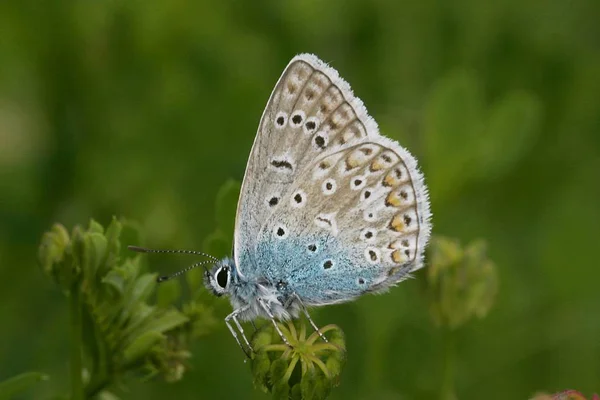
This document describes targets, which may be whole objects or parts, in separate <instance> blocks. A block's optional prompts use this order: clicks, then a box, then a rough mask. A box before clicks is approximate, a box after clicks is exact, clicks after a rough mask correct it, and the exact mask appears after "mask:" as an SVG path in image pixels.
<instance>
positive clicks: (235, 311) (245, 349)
mask: <svg viewBox="0 0 600 400" xmlns="http://www.w3.org/2000/svg"><path fill="white" fill-rule="evenodd" d="M247 309H248V307H242V308H239V309H237V310H234V311H233V312H232V313H231V314H229V315H228V316H227V317H225V325H227V328H228V329H229V332H231V335H232V336H233V338H234V339H235V341H236V342H237V344H238V346H240V349H242V351H243V352H244V354H245V355H246V357H248V358H250V353H249V352H248V349H249V350H250V351H252V347H251V346H250V344H248V349H247V348H246V347H244V346H243V345H242V343H241V342H240V339H239V338H238V335H237V333H236V332H235V329H233V327H232V326H231V323H230V322H229V321H230V320H232V319H233V320H234V322H235V323H236V325H237V327H238V329H240V331H241V333H242V337H243V338H244V341H245V342H246V343H248V340H247V339H246V336H245V335H244V331H243V330H242V329H241V326H240V323H239V322H238V321H237V315H238V314H239V313H241V312H243V311H245V310H247Z"/></svg>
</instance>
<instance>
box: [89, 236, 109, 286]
mask: <svg viewBox="0 0 600 400" xmlns="http://www.w3.org/2000/svg"><path fill="white" fill-rule="evenodd" d="M86 245H87V247H88V251H89V253H90V265H89V267H90V268H89V270H88V271H87V272H88V277H89V278H90V279H95V277H96V271H97V270H98V267H99V266H100V263H101V262H102V261H103V260H104V259H106V248H107V246H108V241H107V240H106V237H105V236H104V235H103V234H101V233H97V232H91V233H88V234H87V235H86Z"/></svg>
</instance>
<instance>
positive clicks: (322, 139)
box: [313, 132, 329, 150]
mask: <svg viewBox="0 0 600 400" xmlns="http://www.w3.org/2000/svg"><path fill="white" fill-rule="evenodd" d="M328 143H329V135H328V134H327V133H325V132H319V133H317V134H316V135H315V137H314V139H313V144H314V147H315V148H316V149H317V150H323V149H325V147H327V144H328Z"/></svg>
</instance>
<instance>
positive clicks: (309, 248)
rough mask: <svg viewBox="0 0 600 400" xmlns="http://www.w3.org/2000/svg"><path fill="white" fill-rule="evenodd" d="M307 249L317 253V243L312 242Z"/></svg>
mask: <svg viewBox="0 0 600 400" xmlns="http://www.w3.org/2000/svg"><path fill="white" fill-rule="evenodd" d="M306 249H307V250H308V251H310V252H311V253H316V252H317V249H318V248H317V245H316V244H315V243H311V244H309V245H308V246H306Z"/></svg>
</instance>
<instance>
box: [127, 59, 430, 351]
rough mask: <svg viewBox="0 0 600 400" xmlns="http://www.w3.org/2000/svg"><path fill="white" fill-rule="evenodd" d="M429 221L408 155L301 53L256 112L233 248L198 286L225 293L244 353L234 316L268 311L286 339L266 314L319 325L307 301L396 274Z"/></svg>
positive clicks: (405, 268)
mask: <svg viewBox="0 0 600 400" xmlns="http://www.w3.org/2000/svg"><path fill="white" fill-rule="evenodd" d="M430 231H431V224H430V209H429V199H428V193H427V187H426V186H425V183H424V181H423V176H422V174H421V172H420V171H419V169H418V168H417V162H416V160H415V158H414V157H413V156H412V155H411V154H410V153H409V152H408V151H407V150H406V149H404V148H403V147H402V146H400V145H399V144H398V143H397V142H395V141H393V140H391V139H388V138H386V137H383V136H381V135H380V134H379V129H378V127H377V124H376V122H375V121H374V120H373V119H372V118H371V117H370V116H369V115H368V113H367V110H366V109H365V106H364V105H363V103H362V101H361V100H360V99H358V98H357V97H355V96H354V94H353V93H352V90H351V89H350V86H349V85H348V83H346V81H344V80H343V79H342V78H341V77H340V76H339V75H338V73H337V71H335V70H334V69H333V68H331V67H329V66H328V65H327V64H325V63H324V62H323V61H321V60H319V59H318V58H317V57H316V56H314V55H311V54H301V55H298V56H296V57H294V58H293V59H292V60H291V61H290V63H289V64H288V66H287V67H286V68H285V70H284V71H283V74H282V76H281V78H280V79H279V81H278V82H277V84H276V86H275V89H274V90H273V93H272V94H271V97H270V99H269V102H268V104H267V107H266V109H265V111H264V113H263V115H262V118H261V120H260V125H259V128H258V133H257V135H256V138H255V141H254V145H253V147H252V151H251V153H250V157H249V159H248V165H247V167H246V174H245V176H244V181H243V184H242V191H241V194H240V198H239V202H238V209H237V214H236V222H235V237H234V249H233V257H232V258H226V259H224V260H220V261H218V262H216V263H215V265H214V267H213V268H212V269H211V270H210V271H209V270H206V274H205V275H206V286H207V287H208V288H209V289H211V290H212V291H213V292H214V294H216V295H219V296H220V295H226V296H228V297H229V299H230V301H231V305H232V306H233V312H232V313H231V314H229V315H228V316H227V317H226V318H225V323H226V324H227V327H228V328H229V330H230V331H231V333H232V335H233V336H234V338H235V339H236V341H237V343H238V345H240V347H241V348H242V349H243V350H244V351H245V352H246V354H248V351H252V348H251V345H250V343H249V341H248V339H247V338H246V336H245V334H244V331H243V329H242V326H241V324H240V321H252V320H254V319H256V318H257V317H264V318H268V319H270V320H271V321H272V322H273V324H274V326H275V329H277V331H278V333H279V334H280V336H281V337H282V340H283V341H284V342H285V343H287V340H286V338H285V337H284V336H283V334H282V333H281V331H280V330H279V328H278V326H277V324H276V320H286V319H289V318H296V317H298V316H299V314H300V313H301V312H302V313H304V314H305V315H306V316H307V318H308V320H309V321H310V323H311V324H312V326H313V328H314V329H315V330H317V331H318V329H317V327H316V325H315V324H314V323H313V322H312V320H311V319H310V316H309V315H308V312H307V311H306V307H312V306H323V305H327V304H335V303H342V302H347V301H351V300H353V299H355V298H357V297H358V296H360V295H362V294H365V293H375V292H381V291H385V290H387V289H388V288H389V287H390V286H394V285H395V284H397V283H399V282H401V281H403V280H404V279H406V278H407V277H408V276H409V274H410V273H411V272H412V271H415V270H417V269H419V268H421V267H422V266H423V252H424V250H425V246H426V245H427V241H428V239H429V234H430ZM133 249H134V250H138V251H151V250H146V249H141V248H133ZM214 261H216V259H213V260H211V261H206V262H202V263H198V264H196V265H201V264H204V263H208V262H211V263H212V262H214ZM196 265H194V266H196ZM192 267H193V266H192ZM232 323H233V325H232ZM234 326H235V328H237V331H238V332H236V330H235V329H234ZM238 333H239V335H240V336H241V338H242V340H243V345H242V343H241V342H240V339H239V336H238ZM322 337H323V336H322ZM323 339H325V338H324V337H323Z"/></svg>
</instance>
